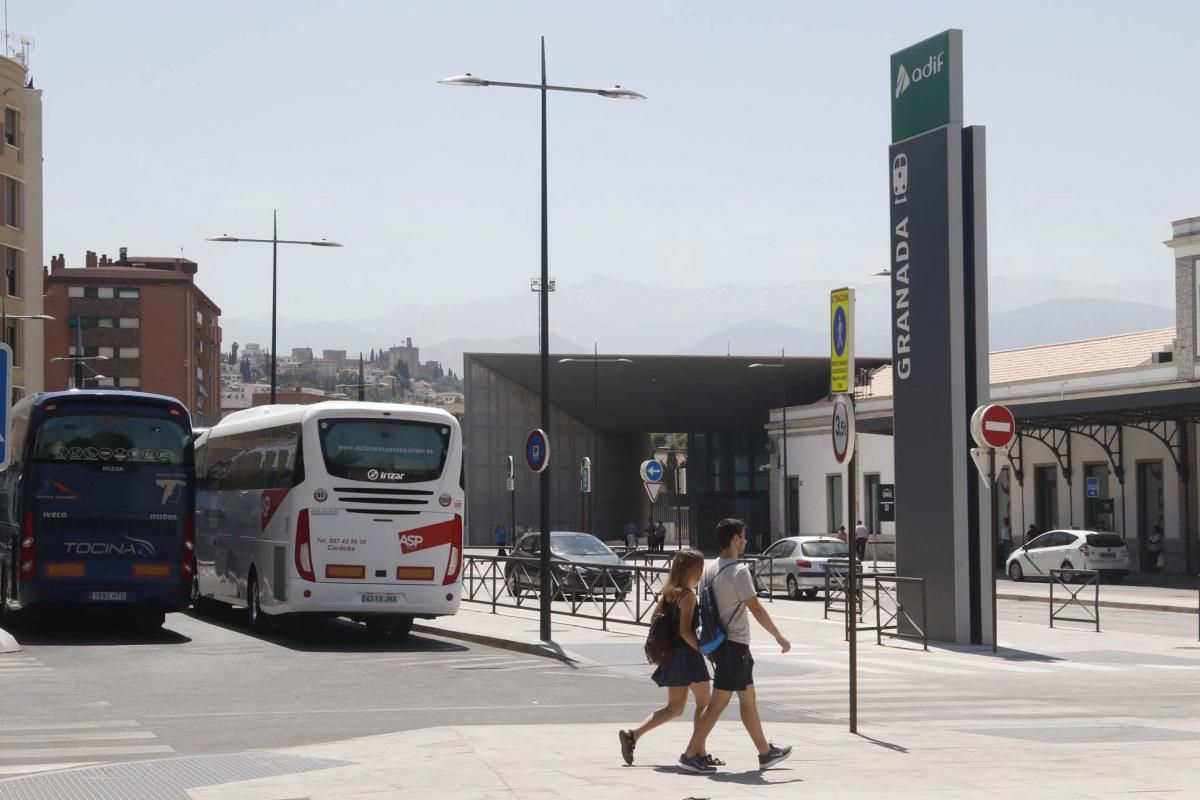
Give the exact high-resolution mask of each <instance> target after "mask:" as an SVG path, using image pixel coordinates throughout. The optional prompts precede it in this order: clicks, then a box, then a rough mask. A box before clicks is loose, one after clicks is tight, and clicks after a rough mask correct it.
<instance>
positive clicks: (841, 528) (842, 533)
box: [834, 525, 846, 542]
mask: <svg viewBox="0 0 1200 800" xmlns="http://www.w3.org/2000/svg"><path fill="white" fill-rule="evenodd" d="M834 536H836V537H837V538H839V539H841V540H842V541H843V542H844V541H846V526H845V525H838V529H837V533H835V534H834Z"/></svg>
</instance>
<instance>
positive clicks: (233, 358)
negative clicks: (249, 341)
mask: <svg viewBox="0 0 1200 800" xmlns="http://www.w3.org/2000/svg"><path fill="white" fill-rule="evenodd" d="M237 351H238V343H237V342H234V343H233V349H232V350H230V352H229V365H230V366H233V365H235V364H237V363H238V357H237Z"/></svg>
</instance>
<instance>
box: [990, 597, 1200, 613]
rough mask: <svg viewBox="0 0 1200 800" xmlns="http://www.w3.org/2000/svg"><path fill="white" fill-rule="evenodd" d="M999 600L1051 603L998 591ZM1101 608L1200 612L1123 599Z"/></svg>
mask: <svg viewBox="0 0 1200 800" xmlns="http://www.w3.org/2000/svg"><path fill="white" fill-rule="evenodd" d="M996 599H997V600H1017V601H1021V602H1026V603H1043V604H1045V603H1049V602H1050V598H1049V595H1047V596H1046V597H1034V596H1032V595H1028V594H1004V593H1002V592H997V593H996ZM1100 607H1101V608H1120V609H1124V610H1126V611H1166V612H1169V613H1172V614H1200V607H1193V608H1187V607H1185V606H1173V605H1155V604H1154V603H1130V602H1126V601H1123V600H1101V601H1100Z"/></svg>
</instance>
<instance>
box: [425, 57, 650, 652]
mask: <svg viewBox="0 0 1200 800" xmlns="http://www.w3.org/2000/svg"><path fill="white" fill-rule="evenodd" d="M438 83H441V84H445V85H446V86H475V87H482V86H505V87H508V88H511V89H534V90H536V91H538V92H540V93H541V96H542V277H541V283H540V284H539V285H538V291H539V294H540V295H541V348H540V351H541V367H542V369H541V372H542V387H541V395H542V397H541V400H542V408H541V417H542V422H541V426H542V430H543V431H544V432H545V433H546V436H547V438H549V436H550V294H549V292H550V255H549V244H548V242H549V240H548V236H547V229H548V223H547V213H546V95H547V94H548V93H549V92H576V93H580V94H594V95H599V96H600V97H611V98H616V99H619V100H643V99H645V98H644V96H643V95H640V94H638V93H637V92H634V91H631V90H629V89H623V88H621V86H619V85H618V86H612V87H609V88H607V89H588V88H585V87H582V86H552V85H550V84H548V83H546V38H545V37H544V36H543V37H542V82H541V83H512V82H510V81H492V80H485V79H483V78H477V77H475V76H474V75H472V74H470V73H469V72H468V73H467V74H465V75H454V76H452V77H449V78H445V79H443V80H440V81H438ZM539 485H540V490H541V498H540V499H541V503H540V517H541V528H542V548H541V550H542V552H541V579H542V580H541V594H542V599H541V638H542V639H543V640H549V639H550V601H551V592H550V472H549V471H548V470H545V469H544V470H542V472H541V479H540V483H539Z"/></svg>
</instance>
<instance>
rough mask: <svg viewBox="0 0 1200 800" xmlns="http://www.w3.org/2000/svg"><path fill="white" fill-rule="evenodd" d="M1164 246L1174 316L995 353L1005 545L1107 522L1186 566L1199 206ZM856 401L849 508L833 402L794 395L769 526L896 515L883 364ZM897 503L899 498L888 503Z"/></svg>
mask: <svg viewBox="0 0 1200 800" xmlns="http://www.w3.org/2000/svg"><path fill="white" fill-rule="evenodd" d="M1166 245H1167V246H1168V247H1169V248H1170V249H1171V251H1172V256H1173V260H1174V264H1173V266H1174V271H1175V278H1176V281H1175V286H1176V296H1175V320H1174V323H1175V324H1174V325H1173V326H1171V327H1164V328H1161V329H1157V330H1150V331H1142V332H1137V333H1130V334H1125V335H1120V336H1108V337H1103V338H1098V339H1089V340H1083V341H1075V342H1065V343H1061V344H1048V345H1041V346H1037V347H1026V348H1021V349H1017V350H1008V351H1002V352H995V353H992V354H991V357H990V372H989V374H990V376H991V398H990V400H991V402H993V403H1003V404H1005V405H1007V406H1009V407H1010V408H1011V409H1012V411H1013V414H1014V416H1015V417H1016V420H1017V425H1018V433H1019V436H1018V438H1017V441H1016V444H1015V445H1014V446H1013V448H1012V450H1011V452H1010V454H1009V458H1008V459H1007V460H1006V461H1004V462H1001V463H1003V464H1004V466H1003V469H1002V470H1001V474H1000V477H999V480H998V486H999V503H998V505H999V510H998V519H997V525H998V528H997V529H999V526H1003V525H1004V524H1005V522H1006V521H1007V523H1008V524H1009V525H1010V526H1011V529H1012V532H1013V540H1014V543H1015V544H1018V545H1019V544H1020V543H1022V542H1023V541H1024V538H1025V533H1026V531H1028V530H1029V527H1030V526H1031V525H1033V526H1035V529H1036V530H1040V531H1045V530H1052V529H1061V528H1082V529H1090V530H1100V531H1113V532H1116V533H1118V534H1120V535H1121V536H1122V537H1123V538H1124V539H1125V541H1126V546H1127V547H1128V548H1129V552H1130V555H1131V557H1132V559H1133V563H1134V564H1135V565H1136V566H1135V568H1136V569H1137V570H1139V571H1150V570H1153V569H1154V568H1155V567H1156V566H1157V567H1160V568H1162V569H1165V570H1166V571H1167V572H1175V573H1187V574H1192V575H1194V574H1196V572H1197V563H1198V557H1200V544H1198V541H1200V540H1198V538H1197V532H1198V530H1200V524H1198V518H1200V512H1198V506H1200V489H1198V477H1200V469H1198V467H1200V459H1198V457H1197V452H1196V449H1197V424H1198V423H1200V362H1198V361H1197V331H1198V330H1200V322H1198V320H1200V304H1198V301H1197V300H1198V297H1200V283H1198V282H1197V280H1198V272H1200V217H1192V218H1188V219H1182V220H1178V221H1176V222H1174V223H1173V224H1172V237H1171V238H1170V239H1169V240H1168V241H1167V242H1166ZM1068 313H1069V309H1068ZM1165 322H1170V320H1165ZM855 405H856V411H857V420H858V426H857V430H858V450H857V452H858V454H859V455H858V459H857V461H858V468H857V470H856V472H857V473H858V474H857V475H856V476H855V480H856V482H857V483H858V492H857V497H858V502H857V504H856V505H857V507H856V508H855V509H853V510H850V509H848V508H846V492H845V487H844V481H845V480H846V477H845V472H846V471H845V469H842V468H840V466H839V465H838V464H837V463H836V461H835V460H834V458H833V454H832V450H831V446H830V417H831V414H832V408H831V404H830V403H829V401H828V400H827V399H822V400H820V401H818V402H816V403H813V404H810V405H797V406H790V407H789V408H788V409H787V421H788V435H787V437H786V438H787V445H786V446H787V454H788V459H787V460H788V463H789V465H792V468H791V469H789V475H788V480H787V482H786V486H787V489H786V490H785V489H784V485H785V484H784V482H783V481H778V482H773V483H772V487H773V491H772V497H771V519H772V529H773V530H778V529H779V525H778V524H777V521H778V520H779V519H780V518H781V517H782V510H783V503H784V502H790V503H791V506H792V518H793V519H795V520H797V523H798V525H799V528H800V529H801V531H803V532H805V533H826V532H831V531H834V530H836V529H837V526H838V525H841V524H843V523H845V524H847V527H848V528H849V527H850V526H851V525H853V524H854V522H856V521H857V520H859V519H861V520H863V521H864V523H865V524H866V525H867V527H868V528H869V529H870V530H871V531H872V532H875V533H879V534H881V538H882V539H883V540H884V541H886V540H888V539H889V538H891V537H893V536H894V535H895V531H894V526H893V524H892V523H890V522H882V523H881V522H880V521H879V519H880V507H879V487H880V485H881V484H882V485H886V484H891V483H893V478H894V471H893V451H892V442H893V439H892V437H891V433H892V430H893V419H892V371H891V367H890V366H889V365H884V366H881V367H878V368H876V369H874V370H872V371H871V373H870V376H869V379H868V380H867V381H864V382H863V385H861V386H859V387H858V388H857V390H856V402H855ZM782 419H783V413H782V410H781V409H780V408H774V409H772V410H771V412H770V421H769V422H768V424H767V431H768V435H769V436H770V437H771V439H772V440H773V441H774V442H775V444H776V446H778V442H779V440H780V439H781V438H783V437H782V428H783V425H782ZM972 469H973V467H972ZM1089 479H1092V480H1089ZM1089 495H1094V496H1089ZM903 503H904V498H903V497H900V496H897V497H896V505H897V507H900V506H902V505H903ZM1156 528H1158V529H1161V531H1162V533H1163V535H1164V538H1165V541H1164V545H1165V547H1164V549H1163V554H1162V557H1161V559H1154V558H1152V554H1151V552H1150V549H1149V547H1148V541H1149V538H1150V536H1151V534H1152V533H1154V531H1155V529H1156Z"/></svg>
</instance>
